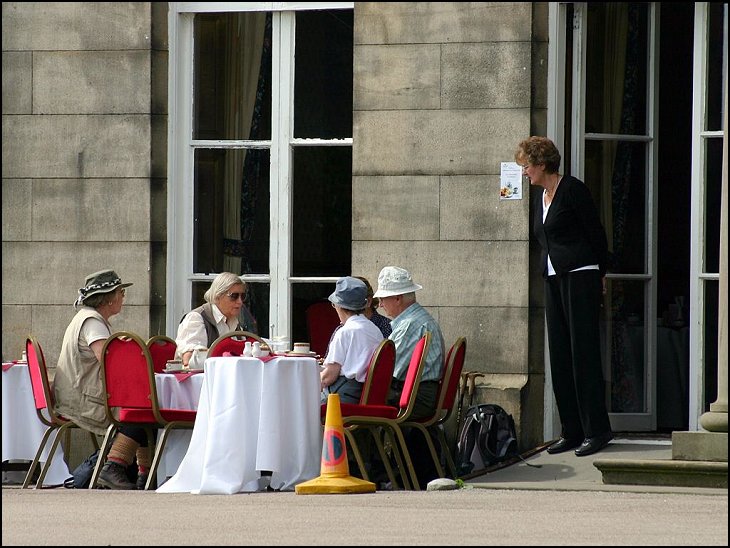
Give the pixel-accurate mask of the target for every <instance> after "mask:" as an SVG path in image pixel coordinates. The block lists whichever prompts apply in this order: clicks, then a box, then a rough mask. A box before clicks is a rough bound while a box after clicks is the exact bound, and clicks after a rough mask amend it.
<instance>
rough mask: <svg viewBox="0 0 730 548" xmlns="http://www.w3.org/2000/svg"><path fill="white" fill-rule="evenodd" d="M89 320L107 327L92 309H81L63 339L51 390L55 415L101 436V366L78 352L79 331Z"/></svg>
mask: <svg viewBox="0 0 730 548" xmlns="http://www.w3.org/2000/svg"><path fill="white" fill-rule="evenodd" d="M89 318H98V319H99V320H101V321H102V322H104V323H105V324H106V325H107V326H109V324H108V323H107V322H106V320H104V317H103V316H102V315H101V314H99V313H98V312H97V311H96V310H94V309H93V308H89V307H83V308H82V309H81V310H79V311H78V312H77V313H76V316H74V318H73V319H72V320H71V323H70V324H69V325H68V327H67V328H66V333H65V335H64V336H63V345H62V346H61V355H60V356H59V357H58V366H57V367H56V376H55V378H54V381H53V386H54V391H55V396H56V411H58V412H59V413H60V414H61V415H63V416H64V417H67V418H69V419H71V420H72V421H74V422H75V423H76V424H77V425H79V426H80V427H81V428H83V429H84V430H89V431H91V432H93V433H95V434H98V435H103V434H104V433H105V432H106V428H107V426H109V422H108V421H107V418H106V411H105V409H104V393H103V390H102V385H101V363H99V361H98V360H97V359H96V356H92V357H91V358H90V357H89V356H86V355H83V354H81V352H80V351H79V334H80V333H81V327H82V326H83V324H84V321H86V320H87V319H89ZM110 334H111V332H110Z"/></svg>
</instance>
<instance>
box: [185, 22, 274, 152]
mask: <svg viewBox="0 0 730 548" xmlns="http://www.w3.org/2000/svg"><path fill="white" fill-rule="evenodd" d="M194 33H195V58H194V59H195V66H194V69H193V70H194V73H195V76H194V78H195V87H194V89H193V93H194V98H193V108H194V115H193V116H194V121H193V137H194V138H195V139H254V140H255V139H264V140H268V139H271V14H270V13H266V12H245V13H216V14H207V13H206V14H198V15H196V16H195V23H194Z"/></svg>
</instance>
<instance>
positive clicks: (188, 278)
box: [166, 2, 355, 337]
mask: <svg viewBox="0 0 730 548" xmlns="http://www.w3.org/2000/svg"><path fill="white" fill-rule="evenodd" d="M354 4H355V3H354V2H170V3H169V4H168V6H169V12H168V37H169V45H170V47H169V71H168V97H169V112H168V176H167V181H168V183H167V293H166V298H167V313H166V331H167V333H168V334H170V333H172V334H174V333H176V331H177V325H178V323H179V321H180V318H182V316H183V315H184V314H185V313H186V312H188V311H189V310H190V300H191V298H192V286H193V283H194V282H206V281H208V282H209V281H212V280H213V278H214V277H215V274H207V275H205V274H200V273H195V272H193V270H192V268H193V243H194V238H193V234H194V226H193V180H194V179H193V160H194V151H195V148H196V147H204V146H207V147H210V146H211V145H213V146H215V147H218V148H242V147H243V146H245V145H248V146H250V145H251V144H252V143H251V142H250V141H243V140H234V141H196V140H194V139H193V138H192V137H193V133H192V120H193V116H192V110H193V62H192V60H193V51H194V47H193V16H194V15H195V14H196V13H217V12H243V11H270V12H274V13H275V14H276V15H277V16H278V17H279V18H280V24H278V25H274V32H273V36H272V40H273V42H274V43H275V44H277V47H274V48H273V55H274V58H273V59H272V65H273V66H274V67H280V70H278V71H277V70H274V71H273V74H272V88H273V89H274V90H276V92H275V94H274V96H273V97H272V105H271V110H272V128H278V136H279V137H278V139H277V140H276V142H273V141H272V142H262V141H259V142H257V145H259V146H264V147H265V148H269V149H270V162H271V167H270V185H271V187H270V207H271V215H270V219H271V224H270V239H269V241H270V249H269V274H268V275H243V276H241V278H242V279H243V280H244V281H247V282H266V283H270V296H269V301H270V304H269V318H270V325H269V335H270V336H272V337H273V336H275V335H279V334H282V335H287V334H290V326H291V313H292V312H291V292H292V289H291V284H292V283H296V282H334V281H336V279H337V278H336V277H334V278H330V277H327V278H295V277H292V276H290V275H289V271H290V268H289V265H290V264H291V257H292V253H291V220H292V211H291V189H292V180H291V156H292V155H291V149H292V147H293V146H301V145H312V144H314V145H327V146H350V147H351V146H352V138H348V139H334V140H328V141H322V140H319V139H294V138H293V127H294V126H293V123H294V113H293V97H294V68H295V67H294V25H295V17H294V12H295V11H297V10H322V9H328V10H331V9H353V8H354ZM277 96H278V100H277V99H276V98H277ZM274 133H275V134H276V132H274ZM267 145H268V147H267Z"/></svg>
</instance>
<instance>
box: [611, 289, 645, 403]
mask: <svg viewBox="0 0 730 548" xmlns="http://www.w3.org/2000/svg"><path fill="white" fill-rule="evenodd" d="M606 281H607V291H606V295H605V297H604V305H603V307H602V310H601V354H602V355H603V356H604V365H603V367H604V377H605V378H607V379H609V381H610V393H609V397H608V398H607V400H608V411H609V412H610V413H645V412H646V411H647V404H646V394H645V388H644V383H645V379H646V362H645V356H646V353H645V352H646V351H645V349H646V342H645V341H646V336H645V333H646V321H645V319H646V318H645V316H646V315H645V310H646V306H645V300H644V289H645V285H646V284H645V282H642V281H626V280H615V279H610V278H609V279H607V280H606Z"/></svg>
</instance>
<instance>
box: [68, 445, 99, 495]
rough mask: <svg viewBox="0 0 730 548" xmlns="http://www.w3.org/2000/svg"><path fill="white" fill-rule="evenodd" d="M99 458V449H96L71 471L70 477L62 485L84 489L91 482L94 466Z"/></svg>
mask: <svg viewBox="0 0 730 548" xmlns="http://www.w3.org/2000/svg"><path fill="white" fill-rule="evenodd" d="M97 460H99V450H98V449H97V450H96V451H94V452H93V453H92V454H91V455H89V456H88V457H86V458H85V459H84V460H83V462H82V463H81V464H79V465H78V466H77V467H76V468H74V471H73V472H71V477H70V478H68V479H66V480H65V481H64V482H63V486H64V487H66V488H67V489H86V488H88V487H89V483H91V476H92V474H93V473H94V467H95V466H96V461H97Z"/></svg>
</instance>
